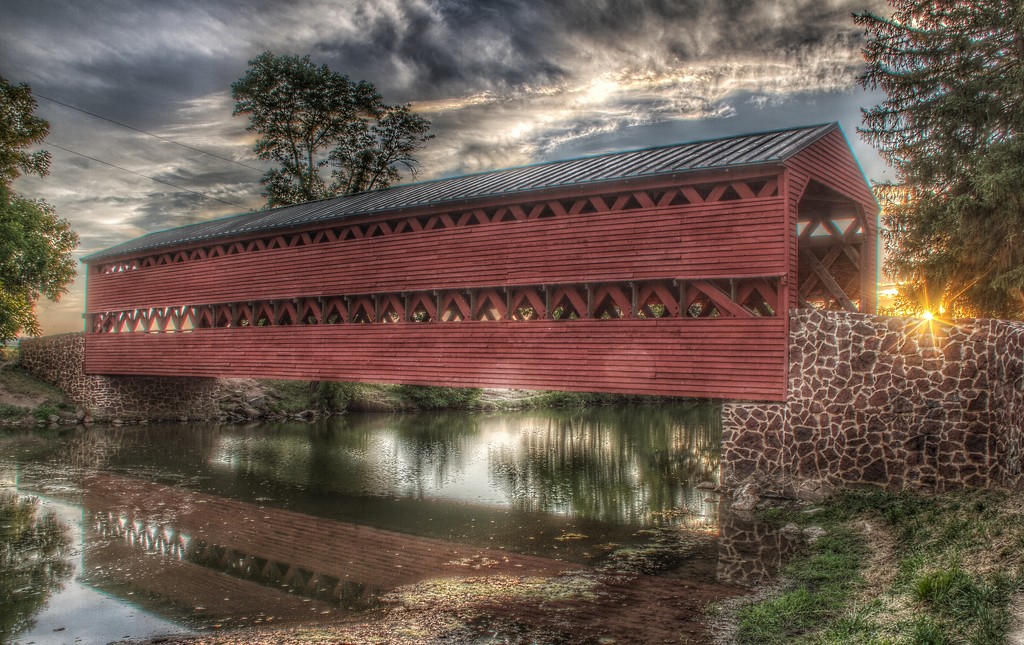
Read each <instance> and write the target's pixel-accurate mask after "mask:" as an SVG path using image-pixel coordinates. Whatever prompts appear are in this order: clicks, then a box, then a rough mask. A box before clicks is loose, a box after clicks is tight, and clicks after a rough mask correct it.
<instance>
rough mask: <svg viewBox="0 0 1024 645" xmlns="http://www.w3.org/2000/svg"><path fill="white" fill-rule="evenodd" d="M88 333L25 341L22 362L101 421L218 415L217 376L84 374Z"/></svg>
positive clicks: (205, 417)
mask: <svg viewBox="0 0 1024 645" xmlns="http://www.w3.org/2000/svg"><path fill="white" fill-rule="evenodd" d="M84 361H85V336H84V335H83V334H80V333H77V334H61V335H59V336H46V337H43V338H35V339H29V340H23V341H22V342H21V364H22V366H23V367H24V368H25V369H27V370H28V371H29V372H31V373H32V374H34V375H35V376H37V377H39V378H41V379H43V380H44V381H48V382H49V383H52V384H54V385H56V386H57V387H59V388H60V389H62V390H64V391H65V392H67V394H68V397H69V398H70V399H71V400H72V401H73V402H74V403H75V404H76V405H78V406H80V407H82V408H84V409H85V410H86V413H87V414H88V415H89V416H90V417H91V418H92V419H94V420H96V421H115V420H119V421H124V422H126V423H131V422H138V421H164V420H176V419H209V418H213V417H214V416H216V414H217V412H218V409H217V397H218V394H219V391H220V387H219V385H218V381H217V379H212V378H209V379H207V378H192V377H189V378H168V377H157V376H90V375H87V374H85V372H84V369H83V368H84Z"/></svg>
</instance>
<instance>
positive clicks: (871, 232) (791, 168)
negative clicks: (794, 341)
mask: <svg viewBox="0 0 1024 645" xmlns="http://www.w3.org/2000/svg"><path fill="white" fill-rule="evenodd" d="M786 169H787V170H786V174H785V180H784V181H783V184H782V185H783V188H780V193H784V194H785V197H786V203H787V210H788V212H789V229H790V231H791V234H790V235H789V239H788V246H789V249H788V252H789V280H788V282H789V294H790V301H789V306H790V307H791V308H797V307H799V284H798V281H799V277H798V273H797V272H798V269H799V258H800V255H799V248H798V244H797V236H796V224H797V216H798V212H799V211H798V209H799V205H800V199H801V198H802V197H803V194H804V191H805V190H806V189H807V185H808V183H810V181H811V180H814V181H816V182H818V183H819V184H822V185H823V186H827V187H829V188H831V189H832V190H835V191H836V192H838V193H840V194H842V195H844V196H846V197H848V198H850V199H851V200H853V201H854V202H856V203H857V204H859V205H860V206H861V208H862V209H863V211H864V214H865V215H866V217H867V231H866V236H867V239H868V240H869V243H868V245H867V246H868V257H867V262H866V263H865V264H866V265H867V266H869V267H877V265H878V204H877V203H876V202H875V197H874V194H873V193H872V192H871V188H870V187H869V186H868V184H867V182H866V180H865V179H864V175H863V173H862V172H861V170H860V166H859V165H858V163H857V160H856V159H855V158H854V157H853V153H851V152H850V147H849V145H848V144H847V142H846V139H845V138H844V137H843V135H842V133H841V132H839V131H838V130H833V131H832V132H829V133H828V134H826V135H825V136H824V137H822V138H821V139H820V140H819V141H817V142H815V143H814V144H813V145H811V146H809V147H808V148H807V149H805V150H803V151H801V152H800V153H798V154H796V155H794V156H793V157H792V158H790V159H789V160H788V161H786ZM870 278H871V282H872V284H874V281H875V276H870ZM875 306H876V302H875V301H874V299H873V300H872V301H871V302H869V303H868V307H867V308H866V310H867V311H874V310H875Z"/></svg>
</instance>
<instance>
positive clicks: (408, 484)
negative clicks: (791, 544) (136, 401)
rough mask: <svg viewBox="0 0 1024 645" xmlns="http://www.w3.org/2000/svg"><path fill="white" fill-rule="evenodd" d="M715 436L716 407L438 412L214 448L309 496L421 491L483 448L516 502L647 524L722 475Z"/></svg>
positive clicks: (233, 462)
mask: <svg viewBox="0 0 1024 645" xmlns="http://www.w3.org/2000/svg"><path fill="white" fill-rule="evenodd" d="M720 437H721V421H720V411H719V408H718V407H717V406H695V407H681V406H637V407H629V408H598V409H591V410H584V411H558V410H541V411H531V412H524V413H512V414H468V413H465V412H437V413H420V414H407V415H379V414H378V415H347V416H345V417H341V418H334V419H330V420H327V421H326V422H320V423H316V424H309V425H307V424H299V425H292V424H286V425H281V426H275V427H270V428H267V427H263V428H260V429H257V430H252V431H241V432H229V433H225V434H224V435H223V436H222V437H221V439H220V440H219V445H218V447H217V450H216V453H217V454H218V455H219V457H218V458H217V459H218V460H219V461H221V462H223V463H227V464H229V465H230V467H231V468H232V470H233V471H235V472H236V473H239V474H241V475H244V476H249V475H255V476H260V477H267V478H271V479H274V480H275V481H278V482H281V483H287V484H295V485H299V486H303V487H307V488H308V489H309V490H310V491H311V492H313V493H317V492H325V493H326V492H336V491H342V492H347V493H355V494H359V493H362V494H371V495H403V496H405V495H412V496H417V497H420V496H424V495H426V494H427V493H428V492H429V491H430V490H432V489H437V488H440V487H442V486H443V485H445V484H447V483H449V482H451V481H453V480H454V479H456V478H458V477H460V476H461V475H462V474H463V473H464V472H465V471H466V468H467V463H469V462H470V460H472V459H474V458H475V457H474V456H473V451H474V446H479V448H481V449H486V450H487V457H486V459H487V466H488V470H489V472H490V475H489V484H490V486H491V487H492V488H493V489H495V490H498V491H502V492H504V494H505V496H506V497H507V499H509V501H510V502H511V503H512V504H514V505H515V506H516V507H517V508H520V509H523V510H537V511H545V512H552V511H554V512H565V513H571V514H573V515H578V516H584V517H589V518H593V519H602V520H607V521H613V522H637V523H647V522H649V521H650V519H651V513H652V512H655V511H662V510H667V509H680V508H682V507H684V506H686V505H687V501H688V499H687V498H686V494H687V493H688V492H689V493H692V485H693V484H695V483H697V482H698V481H701V480H714V479H715V478H716V477H717V472H718V454H719V443H720ZM479 484H480V485H486V484H484V483H483V482H479Z"/></svg>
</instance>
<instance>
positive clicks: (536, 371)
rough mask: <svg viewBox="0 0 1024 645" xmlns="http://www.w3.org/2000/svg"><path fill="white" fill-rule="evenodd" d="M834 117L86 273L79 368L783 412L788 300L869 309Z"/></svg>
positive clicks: (443, 187) (296, 223)
mask: <svg viewBox="0 0 1024 645" xmlns="http://www.w3.org/2000/svg"><path fill="white" fill-rule="evenodd" d="M877 211H878V206H877V203H876V202H875V200H874V197H873V196H872V193H871V190H870V188H869V186H868V185H867V183H866V182H865V179H864V176H863V174H862V173H861V171H860V169H859V167H858V165H857V162H856V161H855V159H854V157H853V155H852V153H851V151H850V148H849V145H848V144H847V142H846V140H845V138H844V136H843V134H842V132H841V130H840V129H839V127H838V125H836V124H826V125H820V126H814V127H806V128H797V129H790V130H781V131H775V132H767V133H757V134H748V135H743V136H738V137H731V138H726V139H717V140H713V141H701V142H694V143H685V144H678V145H669V146H663V147H658V148H651V149H646V150H637V151H628V152H618V153H613V154H606V155H600V156H595V157H588V158H582V159H573V160H569V161H559V162H553V163H545V164H538V165H533V166H526V167H522V168H512V169H507V170H498V171H494V172H485V173H480V174H475V175H468V176H465V177H456V178H451V179H441V180H437V181H429V182H423V183H418V184H411V185H403V186H397V187H394V188H389V189H386V190H381V191H375V192H369V193H363V194H358V195H350V196H345V197H337V198H334V199H328V200H323V201H319V202H312V203H308V204H299V205H295V206H287V207H283V208H277V209H273V210H267V211H261V212H257V213H248V214H244V215H237V216H234V217H229V218H226V219H220V220H216V221H211V222H204V223H200V224H195V225H191V226H186V227H182V228H178V229H173V230H169V231H163V232H159V233H153V234H150V235H146V236H144V237H141V238H138V239H136V240H133V241H130V242H127V243H124V244H121V245H119V246H115V247H113V248H110V249H107V250H106V251H102V252H100V253H96V254H94V255H92V256H90V257H88V258H86V260H85V261H86V263H87V264H88V275H89V277H88V291H87V293H88V300H87V302H88V304H87V309H86V319H87V325H86V327H87V337H86V364H85V366H86V371H87V372H88V373H91V374H140V375H141V374H145V375H166V376H198V377H214V376H216V377H222V376H260V377H273V378H294V379H312V380H341V381H371V382H386V383H413V384H432V385H453V386H479V387H519V388H533V389H559V390H578V391H601V392H625V393H648V394H666V395H675V396H696V397H712V398H724V399H748V400H781V399H784V398H785V395H786V371H787V364H786V352H787V338H788V329H787V327H788V317H787V316H786V312H787V311H788V310H789V309H790V308H792V307H798V306H807V305H808V304H812V305H815V306H822V307H827V308H840V309H849V310H860V311H873V309H874V307H875V288H876V280H875V278H876V221H877Z"/></svg>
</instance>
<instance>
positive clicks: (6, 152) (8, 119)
mask: <svg viewBox="0 0 1024 645" xmlns="http://www.w3.org/2000/svg"><path fill="white" fill-rule="evenodd" d="M35 108H36V102H35V99H34V98H33V97H32V90H31V89H29V87H28V86H27V85H18V86H14V85H12V84H11V83H9V82H7V81H6V80H4V79H3V78H0V117H2V120H0V341H6V340H9V339H11V338H16V337H17V336H18V334H20V333H28V334H32V335H35V334H38V333H39V321H38V319H37V318H36V315H35V305H36V302H37V301H38V300H39V298H40V297H41V296H45V297H46V298H49V299H50V300H53V301H57V300H59V299H60V297H61V295H63V294H64V293H66V292H67V285H68V284H69V283H70V282H71V281H72V280H73V279H74V278H75V273H76V262H75V260H74V259H73V257H72V253H73V252H74V250H75V247H77V246H78V235H76V234H75V232H74V231H72V230H71V225H70V224H68V222H67V221H66V220H63V219H61V218H59V217H57V215H56V213H55V212H54V209H53V207H52V206H50V205H49V204H47V203H46V202H44V201H42V200H34V199H26V198H23V197H20V196H18V195H17V194H16V193H15V192H14V191H13V190H12V189H11V182H12V181H13V180H14V179H15V178H17V177H18V176H20V175H21V174H22V173H29V174H35V175H39V176H44V175H46V174H47V172H48V171H49V166H50V156H49V154H48V153H46V152H45V151H41V152H32V153H30V152H28V151H27V150H26V148H29V147H30V146H32V145H33V144H36V143H39V142H40V141H42V140H43V139H44V138H45V137H46V135H47V134H48V133H49V130H50V125H49V123H47V122H46V121H45V120H44V119H40V118H38V117H36V116H35V114H34V113H35Z"/></svg>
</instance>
